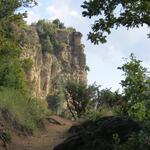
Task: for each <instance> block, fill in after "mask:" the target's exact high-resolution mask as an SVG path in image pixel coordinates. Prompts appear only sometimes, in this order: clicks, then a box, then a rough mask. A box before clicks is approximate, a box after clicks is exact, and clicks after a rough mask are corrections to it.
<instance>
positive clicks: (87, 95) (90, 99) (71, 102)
mask: <svg viewBox="0 0 150 150" xmlns="http://www.w3.org/2000/svg"><path fill="white" fill-rule="evenodd" d="M97 88H98V87H96V86H94V85H92V86H89V87H87V85H86V84H85V83H82V82H81V83H78V82H75V81H69V82H68V83H67V85H66V91H65V93H66V101H67V106H68V109H69V110H70V112H71V114H72V117H73V118H76V116H77V117H78V118H80V117H81V116H82V115H83V114H84V113H85V112H86V110H87V109H91V108H94V107H95V101H96V100H95V99H96V98H97V97H96V93H97Z"/></svg>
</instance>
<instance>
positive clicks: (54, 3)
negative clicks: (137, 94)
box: [26, 0, 150, 90]
mask: <svg viewBox="0 0 150 150" xmlns="http://www.w3.org/2000/svg"><path fill="white" fill-rule="evenodd" d="M83 1H84V0H76V1H73V0H38V3H39V4H38V6H36V7H34V8H32V9H29V10H28V18H27V19H26V21H27V22H28V24H30V23H31V22H36V21H37V20H39V19H48V20H53V19H56V18H59V19H60V20H61V21H62V22H64V23H65V25H66V26H68V27H74V28H76V29H77V30H78V31H80V32H81V33H82V34H83V39H82V42H83V44H84V45H85V53H86V55H87V65H88V66H89V67H90V72H89V73H88V82H89V83H93V82H94V81H96V82H97V84H100V85H102V88H106V87H107V88H110V87H112V89H113V90H116V89H118V88H120V87H121V86H120V84H119V82H120V81H121V79H122V78H123V77H122V72H121V71H119V70H117V67H118V66H121V64H122V63H124V62H123V60H122V58H123V57H128V56H129V55H130V53H134V54H135V55H136V56H137V58H139V59H141V60H142V61H143V65H144V66H145V67H150V39H148V38H147V33H149V31H150V30H149V28H148V27H146V26H144V27H142V28H139V29H132V30H126V29H125V28H120V29H118V30H113V32H112V34H111V35H110V36H109V38H108V42H107V43H106V44H100V45H97V46H96V45H93V44H92V43H90V41H87V33H88V32H89V31H90V25H91V24H92V23H93V20H89V19H88V18H83V17H82V8H81V7H80V5H81V4H82V3H83Z"/></svg>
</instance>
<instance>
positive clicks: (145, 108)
mask: <svg viewBox="0 0 150 150" xmlns="http://www.w3.org/2000/svg"><path fill="white" fill-rule="evenodd" d="M119 69H121V70H122V71H123V72H124V76H125V79H124V80H122V81H121V85H122V87H123V95H124V98H123V102H122V107H121V111H122V114H127V115H130V116H132V117H136V118H138V119H140V120H143V119H144V120H145V119H148V118H147V117H149V116H148V114H149V113H148V112H149V105H150V103H149V98H150V97H149V96H150V95H149V90H150V80H149V77H148V75H147V73H148V72H147V69H146V68H144V67H142V65H141V61H140V60H137V59H136V57H135V56H134V55H133V54H131V55H130V59H129V61H127V62H126V63H125V64H123V66H122V67H119Z"/></svg>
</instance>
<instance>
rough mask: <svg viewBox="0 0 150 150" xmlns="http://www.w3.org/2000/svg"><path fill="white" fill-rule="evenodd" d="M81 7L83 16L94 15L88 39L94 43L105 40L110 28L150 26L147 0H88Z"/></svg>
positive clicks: (149, 4)
mask: <svg viewBox="0 0 150 150" xmlns="http://www.w3.org/2000/svg"><path fill="white" fill-rule="evenodd" d="M81 7H83V9H84V11H83V16H84V17H89V18H92V17H96V18H97V19H96V20H95V22H94V24H93V25H92V31H91V32H89V34H88V39H89V40H91V42H92V43H94V44H99V43H100V42H101V43H105V42H107V36H108V35H109V34H110V33H111V29H113V28H116V29H117V28H118V27H120V26H124V27H126V28H128V29H129V28H134V27H140V26H143V25H144V24H146V25H147V26H148V27H149V26H150V1H149V0H134V1H133V0H89V1H85V2H84V4H83V5H82V6H81Z"/></svg>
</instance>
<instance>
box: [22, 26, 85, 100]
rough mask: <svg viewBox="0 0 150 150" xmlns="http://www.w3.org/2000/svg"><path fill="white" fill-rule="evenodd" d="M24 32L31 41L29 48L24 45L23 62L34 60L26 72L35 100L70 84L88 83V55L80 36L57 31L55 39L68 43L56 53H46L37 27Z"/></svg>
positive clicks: (74, 33) (79, 34)
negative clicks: (67, 83) (68, 81)
mask: <svg viewBox="0 0 150 150" xmlns="http://www.w3.org/2000/svg"><path fill="white" fill-rule="evenodd" d="M31 28H32V29H31V30H30V31H25V32H26V35H27V37H30V41H29V43H28V44H25V43H24V44H22V48H23V52H22V55H21V59H22V60H31V61H32V66H31V68H28V69H27V70H26V74H27V80H28V83H29V84H30V87H31V91H32V93H33V94H34V96H36V97H39V98H42V99H45V98H46V97H47V96H48V95H52V94H53V92H54V91H55V90H57V88H58V87H59V86H60V85H62V84H64V83H65V82H66V81H67V80H76V81H77V82H79V81H82V82H84V83H87V71H86V55H85V53H84V46H83V45H82V44H81V37H82V34H81V33H80V32H76V31H72V32H66V31H65V30H57V32H56V34H55V35H54V37H53V38H54V39H55V40H56V41H57V42H58V43H65V44H64V45H62V46H61V49H60V48H59V49H58V50H57V52H54V53H49V52H45V51H43V48H42V44H41V37H40V36H39V35H38V32H37V31H36V29H35V28H34V27H31Z"/></svg>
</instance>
